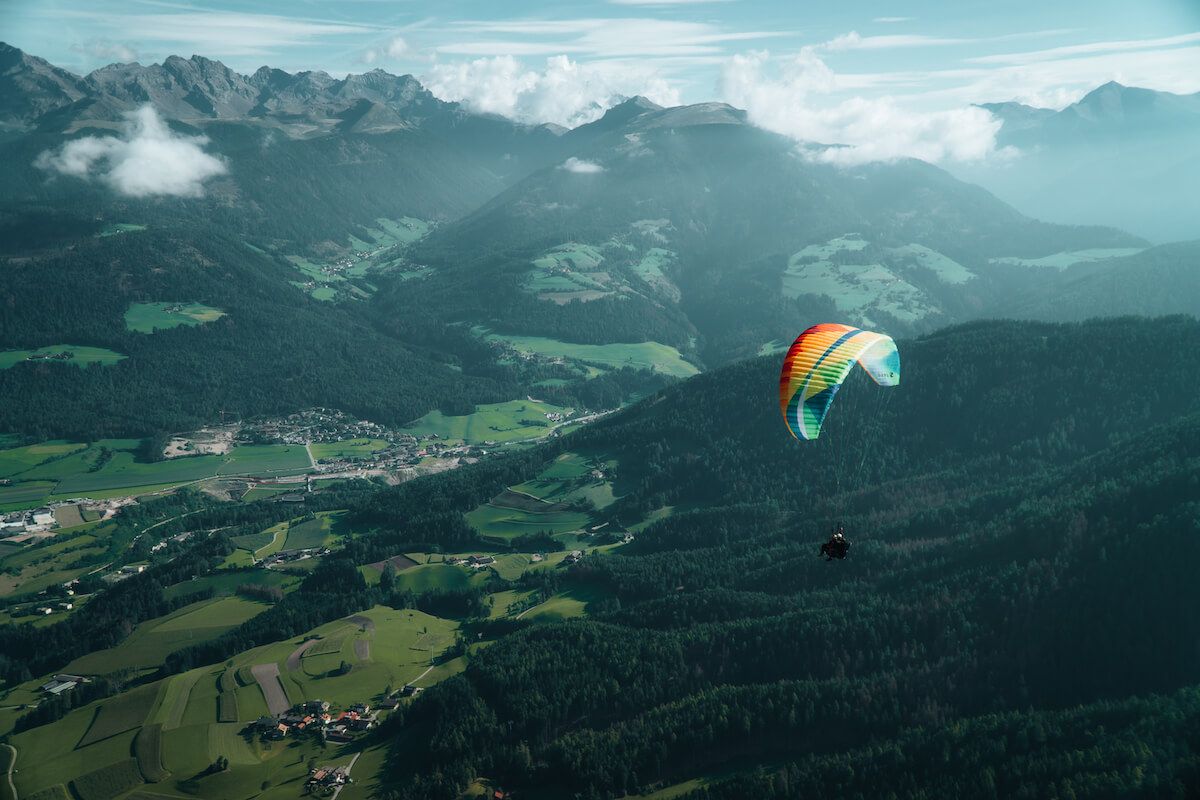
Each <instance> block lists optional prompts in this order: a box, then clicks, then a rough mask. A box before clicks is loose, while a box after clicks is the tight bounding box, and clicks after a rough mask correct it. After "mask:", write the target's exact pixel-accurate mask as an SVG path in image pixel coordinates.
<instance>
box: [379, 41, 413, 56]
mask: <svg viewBox="0 0 1200 800" xmlns="http://www.w3.org/2000/svg"><path fill="white" fill-rule="evenodd" d="M408 50H409V48H408V42H406V41H404V37H403V36H393V37H392V38H391V40H390V41H389V42H388V43H387V49H386V50H385V52H386V53H387V56H388V58H401V57H402V56H405V55H408Z"/></svg>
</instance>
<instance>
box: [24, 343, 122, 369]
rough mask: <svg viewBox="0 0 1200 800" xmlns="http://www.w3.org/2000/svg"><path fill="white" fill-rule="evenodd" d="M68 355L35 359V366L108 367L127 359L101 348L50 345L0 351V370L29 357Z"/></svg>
mask: <svg viewBox="0 0 1200 800" xmlns="http://www.w3.org/2000/svg"><path fill="white" fill-rule="evenodd" d="M62 353H70V354H71V357H70V358H37V359H34V361H33V362H30V363H37V364H72V365H74V366H76V367H81V368H82V367H86V366H88V365H90V364H100V365H101V366H110V365H112V364H115V363H117V362H118V361H121V360H122V359H125V358H128V356H126V355H125V354H124V353H118V352H115V351H113V350H106V349H104V348H103V347H88V346H86V345H78V344H51V345H46V346H45V347H39V348H37V349H36V350H3V351H0V369H8V368H9V367H12V366H14V365H16V364H20V363H23V362H26V361H28V359H29V358H30V356H57V355H60V354H62Z"/></svg>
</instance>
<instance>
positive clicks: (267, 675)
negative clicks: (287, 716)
mask: <svg viewBox="0 0 1200 800" xmlns="http://www.w3.org/2000/svg"><path fill="white" fill-rule="evenodd" d="M250 672H251V674H253V675H254V680H256V681H258V688H260V689H262V693H263V699H264V700H266V701H267V710H268V711H270V712H271V713H272V714H283V713H284V712H286V711H287V710H288V709H289V708H291V707H292V704H291V703H289V702H288V698H287V692H285V691H283V684H282V683H280V677H279V665H278V664H255V665H254V666H253V667H251V668H250Z"/></svg>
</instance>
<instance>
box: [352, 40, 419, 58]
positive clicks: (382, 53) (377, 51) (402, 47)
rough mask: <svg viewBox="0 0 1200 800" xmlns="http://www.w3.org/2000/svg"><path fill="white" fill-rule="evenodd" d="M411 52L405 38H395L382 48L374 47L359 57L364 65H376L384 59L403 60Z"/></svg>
mask: <svg viewBox="0 0 1200 800" xmlns="http://www.w3.org/2000/svg"><path fill="white" fill-rule="evenodd" d="M410 52H411V48H410V47H409V46H408V42H407V41H405V39H404V37H403V36H393V37H392V38H391V39H389V40H388V41H387V42H386V43H384V45H383V46H382V47H373V48H371V49H370V50H365V51H363V53H362V55H361V56H359V61H361V62H362V63H364V64H374V63H375V62H376V61H382V60H383V59H385V58H387V59H391V60H393V61H394V60H396V59H400V58H403V57H404V56H406V55H408V54H409V53H410Z"/></svg>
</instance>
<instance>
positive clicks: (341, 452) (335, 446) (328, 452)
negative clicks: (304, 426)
mask: <svg viewBox="0 0 1200 800" xmlns="http://www.w3.org/2000/svg"><path fill="white" fill-rule="evenodd" d="M387 446H388V443H387V442H386V441H384V440H383V439H347V440H346V441H344V442H319V443H314V444H311V445H309V449H310V450H312V455H313V458H315V459H318V460H320V459H322V458H356V457H359V456H369V455H371V453H374V452H376V451H377V450H383V449H384V448H386V447H387Z"/></svg>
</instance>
